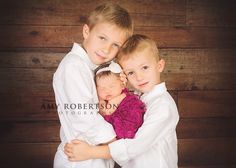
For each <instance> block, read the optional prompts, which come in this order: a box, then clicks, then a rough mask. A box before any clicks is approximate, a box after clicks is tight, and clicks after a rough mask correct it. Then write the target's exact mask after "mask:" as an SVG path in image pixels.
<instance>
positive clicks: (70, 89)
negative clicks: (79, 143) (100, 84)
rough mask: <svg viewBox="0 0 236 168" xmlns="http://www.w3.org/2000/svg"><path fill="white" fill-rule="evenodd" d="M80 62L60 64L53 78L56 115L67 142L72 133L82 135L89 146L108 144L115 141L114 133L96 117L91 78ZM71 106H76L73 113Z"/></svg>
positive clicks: (70, 138)
mask: <svg viewBox="0 0 236 168" xmlns="http://www.w3.org/2000/svg"><path fill="white" fill-rule="evenodd" d="M69 56H70V55H69ZM67 61H68V60H67ZM79 61H80V60H79V59H78V60H75V61H72V60H70V61H68V62H66V63H64V64H62V65H61V66H59V68H58V70H57V72H56V73H55V74H54V78H53V88H54V92H55V96H56V101H57V104H59V106H58V113H59V119H60V122H61V125H62V128H63V132H64V133H65V136H66V138H67V141H70V140H73V139H76V136H77V135H76V134H75V132H80V133H81V134H83V135H84V137H83V138H85V139H87V140H88V141H89V143H92V144H99V143H103V142H107V141H110V140H111V139H113V138H114V137H115V132H114V130H113V128H112V126H111V125H110V124H108V123H107V122H105V121H104V119H103V118H102V117H101V116H100V115H97V112H98V109H96V103H97V102H96V101H95V100H94V97H95V96H96V95H94V94H93V92H94V90H92V88H93V87H92V86H93V85H94V82H93V77H92V75H91V78H89V77H90V76H89V75H88V73H90V72H89V70H88V67H86V66H85V65H84V63H83V62H79ZM71 105H76V109H73V107H74V106H73V107H72V106H71ZM78 105H80V106H82V107H83V106H84V105H86V106H88V105H94V106H95V107H94V108H89V109H88V108H87V109H81V107H79V106H78ZM79 108H80V109H79ZM73 111H74V113H73ZM79 111H80V112H81V111H83V113H78V112H79Z"/></svg>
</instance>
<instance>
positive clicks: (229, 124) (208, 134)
mask: <svg viewBox="0 0 236 168" xmlns="http://www.w3.org/2000/svg"><path fill="white" fill-rule="evenodd" d="M59 129H60V122H59V121H58V120H56V121H47V120H46V119H45V120H44V121H39V120H37V121H1V122H0V132H1V134H2V137H1V139H0V142H1V143H4V142H15V143H33V142H34V143H36V142H37V143H44V142H59V141H60V138H59ZM235 129H236V118H197V119H180V121H179V123H178V126H177V137H178V139H193V138H196V139H197V138H219V137H222V138H223V137H236V132H235V131H234V130H235Z"/></svg>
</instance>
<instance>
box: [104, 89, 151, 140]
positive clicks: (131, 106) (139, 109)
mask: <svg viewBox="0 0 236 168" xmlns="http://www.w3.org/2000/svg"><path fill="white" fill-rule="evenodd" d="M122 92H123V93H125V94H126V97H125V98H124V99H123V100H122V101H121V103H120V105H119V106H118V108H117V109H116V111H115V112H114V113H112V114H111V115H105V116H104V118H105V120H106V121H108V122H109V123H111V124H112V126H113V128H114V130H115V132H116V136H117V137H116V138H117V139H121V138H134V136H135V133H136V132H137V130H138V128H139V127H140V126H141V125H142V124H143V116H144V113H145V111H146V107H145V104H144V103H143V102H142V101H141V100H140V99H139V98H138V96H137V95H135V94H133V93H131V92H129V91H128V89H124V90H123V91H122Z"/></svg>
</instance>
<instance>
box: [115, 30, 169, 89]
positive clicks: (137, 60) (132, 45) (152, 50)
mask: <svg viewBox="0 0 236 168" xmlns="http://www.w3.org/2000/svg"><path fill="white" fill-rule="evenodd" d="M117 62H118V63H119V64H120V65H121V67H122V68H123V71H124V72H125V74H126V75H127V79H128V81H129V83H130V84H131V86H132V87H134V89H136V90H138V91H140V92H142V93H146V92H149V91H151V90H152V89H153V87H154V86H155V85H157V84H159V83H160V82H161V80H160V73H161V72H162V71H163V69H164V66H165V61H164V60H163V59H160V57H159V52H158V49H157V46H156V44H155V42H154V41H153V40H152V39H150V38H148V37H147V36H144V35H139V34H136V35H133V36H132V37H130V38H129V39H128V40H127V41H126V42H125V44H124V45H123V46H122V48H121V50H120V52H119V54H118V56H117Z"/></svg>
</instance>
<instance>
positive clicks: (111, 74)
mask: <svg viewBox="0 0 236 168" xmlns="http://www.w3.org/2000/svg"><path fill="white" fill-rule="evenodd" d="M121 72H122V69H121V67H120V66H119V65H118V64H117V63H115V62H111V63H109V64H104V65H101V66H99V67H98V68H97V69H96V70H95V83H96V87H97V93H98V97H99V98H100V99H102V100H107V101H108V100H111V99H112V98H114V97H116V96H119V95H120V94H121V93H122V90H123V89H124V84H123V83H122V82H121V80H120V73H121Z"/></svg>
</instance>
